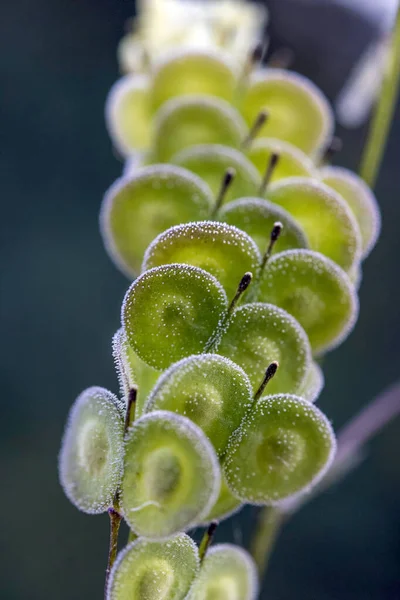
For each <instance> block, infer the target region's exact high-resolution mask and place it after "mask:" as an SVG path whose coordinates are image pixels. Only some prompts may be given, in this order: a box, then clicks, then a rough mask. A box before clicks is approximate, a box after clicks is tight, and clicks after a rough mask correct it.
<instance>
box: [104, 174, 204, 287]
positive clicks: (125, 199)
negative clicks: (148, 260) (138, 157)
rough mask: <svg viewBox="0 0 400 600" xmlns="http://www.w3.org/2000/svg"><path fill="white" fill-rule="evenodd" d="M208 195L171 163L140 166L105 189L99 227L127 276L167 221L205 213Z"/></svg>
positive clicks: (135, 270)
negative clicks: (130, 174) (133, 173)
mask: <svg viewBox="0 0 400 600" xmlns="http://www.w3.org/2000/svg"><path fill="white" fill-rule="evenodd" d="M212 202H213V198H212V195H211V192H210V189H209V188H208V186H207V185H206V184H205V183H204V182H203V181H202V180H201V179H200V178H199V177H197V176H196V175H193V173H190V172H189V171H187V170H186V169H182V168H180V167H175V166H173V165H153V166H150V167H143V168H140V169H138V170H137V171H136V174H135V175H132V176H129V177H122V178H121V179H118V180H117V181H116V182H115V183H114V184H113V185H112V186H111V187H110V189H109V190H108V191H107V192H106V194H105V196H104V200H103V204H102V207H101V212H100V228H101V233H102V237H103V241H104V245H105V247H106V250H107V252H108V253H109V255H110V257H111V259H112V260H113V261H114V263H115V264H116V266H117V267H118V268H119V269H121V271H123V273H125V274H126V275H128V277H130V278H131V277H134V276H135V274H137V273H139V272H140V266H141V264H142V260H143V254H144V252H145V250H146V248H147V246H148V245H149V244H150V242H151V241H152V240H153V239H154V238H155V237H156V236H157V235H158V234H159V233H161V232H162V231H165V229H168V227H171V226H172V225H176V224H178V223H185V222H189V221H197V220H201V219H206V218H207V216H208V215H209V213H210V210H211V205H212Z"/></svg>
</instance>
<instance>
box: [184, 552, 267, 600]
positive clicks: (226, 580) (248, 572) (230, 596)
mask: <svg viewBox="0 0 400 600" xmlns="http://www.w3.org/2000/svg"><path fill="white" fill-rule="evenodd" d="M257 595H258V578H257V569H256V566H255V563H254V561H253V559H252V558H251V556H250V554H249V553H248V552H246V551H245V550H243V548H240V547H239V546H234V545H233V544H217V545H216V546H212V547H211V548H210V549H209V550H208V552H207V554H206V556H205V557H204V560H203V562H202V563H201V567H200V572H199V574H198V576H197V577H196V578H195V580H194V582H193V585H192V587H191V588H190V592H189V594H188V596H187V600H208V599H210V600H211V599H212V600H255V599H256V598H257Z"/></svg>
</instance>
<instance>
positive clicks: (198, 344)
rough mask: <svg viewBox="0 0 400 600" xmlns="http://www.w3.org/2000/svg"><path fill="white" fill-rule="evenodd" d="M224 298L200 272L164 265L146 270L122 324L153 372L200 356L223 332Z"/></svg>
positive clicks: (127, 299)
mask: <svg viewBox="0 0 400 600" xmlns="http://www.w3.org/2000/svg"><path fill="white" fill-rule="evenodd" d="M227 304H228V301H227V298H226V294H225V292H224V290H223V288H222V287H221V285H220V284H219V283H218V281H217V280H216V279H215V277H213V276H212V275H210V274H209V273H207V272H206V271H203V270H202V269H199V268H197V267H191V266H188V265H180V264H179V265H177V264H174V265H164V266H162V267H156V268H154V269H150V270H149V271H146V272H145V273H143V275H141V276H140V277H138V279H136V281H134V282H133V283H132V285H131V287H130V288H129V290H128V291H127V293H126V295H125V299H124V302H123V305H122V324H123V326H124V329H125V331H126V335H127V339H128V342H129V344H130V346H131V347H132V349H133V350H134V352H136V353H137V354H138V356H139V357H140V358H141V359H142V360H143V361H144V362H145V363H147V364H148V365H150V366H152V367H153V368H155V369H166V368H167V367H169V366H170V365H171V364H172V363H173V362H176V361H178V360H180V359H181V358H184V357H186V356H190V355H191V354H198V353H201V352H202V351H203V350H204V348H205V347H206V345H207V342H208V341H209V340H210V339H211V338H212V337H213V334H214V332H215V331H216V330H217V328H218V327H220V325H221V323H222V319H223V318H224V317H225V315H226V310H227Z"/></svg>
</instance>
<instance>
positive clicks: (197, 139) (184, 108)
mask: <svg viewBox="0 0 400 600" xmlns="http://www.w3.org/2000/svg"><path fill="white" fill-rule="evenodd" d="M246 130H247V129H246V125H245V123H244V121H243V119H242V117H241V116H240V114H239V113H238V112H237V110H236V109H235V108H234V107H233V106H231V105H230V104H228V102H226V101H225V100H221V98H214V97H212V96H200V95H199V96H195V95H193V96H192V95H188V96H182V97H177V98H172V99H171V100H168V102H166V103H165V104H163V106H162V107H161V108H160V110H159V111H158V112H157V114H156V117H155V120H154V140H153V142H154V152H155V155H156V156H157V158H158V160H160V161H161V162H166V161H169V160H170V159H171V158H172V157H173V156H174V155H175V154H176V153H177V152H179V151H180V150H183V149H184V148H188V147H189V146H193V145H194V144H225V145H226V146H233V147H234V148H237V147H238V146H239V145H240V142H241V141H242V139H243V138H244V136H245V135H246Z"/></svg>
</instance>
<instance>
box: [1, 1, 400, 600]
mask: <svg viewBox="0 0 400 600" xmlns="http://www.w3.org/2000/svg"><path fill="white" fill-rule="evenodd" d="M133 8H134V7H133V3H131V2H127V1H125V0H79V1H78V0H36V1H35V2H34V1H33V0H19V1H13V0H2V3H1V7H0V12H1V14H0V66H1V72H2V90H1V105H2V107H1V115H2V118H1V120H2V124H1V129H0V139H1V145H0V160H1V173H0V177H1V188H2V192H1V200H2V218H1V229H2V231H1V246H2V251H1V264H2V292H1V321H2V334H1V335H2V337H1V340H2V345H1V362H0V367H1V372H2V388H1V390H2V395H1V440H0V443H1V480H0V481H1V501H2V508H1V519H2V523H1V528H0V531H1V545H2V548H1V556H2V558H1V566H2V568H1V571H2V575H1V585H0V597H1V598H2V599H4V600H6V599H7V600H8V599H10V600H11V599H12V600H17V599H18V600H20V599H41V600H50V599H51V600H53V599H54V598H57V599H58V600H67V599H68V600H71V599H77V600H79V599H83V598H86V599H88V598H93V599H94V598H100V597H101V595H102V586H103V571H104V567H105V561H106V550H107V543H108V523H107V517H106V516H104V515H103V516H98V517H90V516H85V515H83V514H80V513H79V512H78V511H77V510H76V509H75V508H74V507H73V506H72V505H70V504H69V503H68V501H67V500H66V498H65V497H64V496H63V493H62V490H61V489H60V487H59V484H58V476H57V454H58V449H59V443H60V438H61V434H62V430H63V426H64V420H65V417H66V415H67V411H68V409H69V407H70V404H71V403H72V401H73V400H74V398H75V397H76V395H77V394H78V393H79V392H80V391H81V390H82V389H83V388H85V387H87V386H89V385H93V384H97V385H102V386H105V387H109V388H111V389H112V390H116V388H117V382H116V377H115V374H114V370H113V362H112V358H111V349H110V341H111V336H112V334H113V333H114V331H115V330H116V329H117V327H118V324H119V310H120V303H121V300H122V297H123V294H124V292H125V289H126V287H127V285H128V282H127V281H126V280H125V279H124V277H123V276H122V275H120V274H119V273H118V272H117V271H116V270H115V268H114V267H113V265H112V264H111V262H110V260H109V259H108V257H107V256H106V254H105V252H104V250H103V248H102V244H101V240H100V236H99V232H98V210H99V204H100V201H101V198H102V194H103V192H104V191H105V189H106V188H107V186H108V185H109V184H110V183H111V182H112V181H113V180H114V179H115V178H116V177H117V176H118V175H119V173H120V171H121V164H120V163H118V162H117V160H116V159H115V158H114V157H113V154H112V149H111V145H110V142H109V140H108V137H107V134H106V132H105V128H104V121H103V105H104V100H105V97H106V94H107V91H108V89H109V87H110V85H111V84H112V83H113V81H114V80H115V79H116V78H117V76H118V72H117V64H116V58H115V49H116V45H117V42H118V40H119V38H120V37H121V34H122V31H123V25H124V21H125V19H126V18H127V17H128V16H130V15H131V14H132V12H133ZM301 26H302V27H303V29H304V28H306V27H310V28H312V27H313V23H312V22H311V21H310V20H307V22H306V23H301ZM314 27H315V24H314ZM331 33H332V32H331ZM277 35H278V34H277ZM323 35H324V32H323V31H321V36H322V37H323ZM337 35H338V47H339V45H340V31H338V33H337ZM347 35H350V37H351V36H352V35H353V34H352V31H350V32H347ZM360 35H361V34H360ZM278 37H279V35H278ZM330 37H331V38H332V35H331V36H330ZM353 37H354V39H356V38H357V31H356V30H354V36H353ZM274 43H275V44H277V45H279V39H274ZM300 50H301V49H300ZM340 53H341V57H342V59H343V46H342V45H340ZM316 61H317V62H318V64H316ZM321 61H322V62H321ZM297 66H298V68H301V69H302V70H303V71H305V72H306V73H308V74H311V75H315V76H316V78H317V81H318V73H319V74H320V76H321V82H322V83H323V82H324V81H325V82H327V81H328V82H329V81H330V79H329V73H330V71H329V69H332V77H333V71H335V69H336V71H335V77H337V68H336V67H337V65H335V56H334V54H332V53H331V52H330V53H328V56H326V62H325V63H324V62H323V56H322V55H321V54H318V56H317V55H316V53H310V52H308V54H305V55H304V56H302V55H301V52H300V51H299V54H298V65H297ZM343 69H344V71H343ZM343 69H342V71H343V73H344V72H345V71H346V69H348V65H347V66H346V65H344V67H343ZM343 73H342V75H343ZM322 75H323V77H322ZM325 87H326V86H325ZM327 91H332V90H329V89H328V90H327ZM341 133H342V134H343V138H344V142H345V144H344V150H343V153H342V155H341V157H340V162H341V163H342V164H346V165H347V166H350V167H356V166H357V163H358V159H359V155H360V149H361V147H362V143H363V136H364V135H365V132H364V131H360V130H358V131H353V132H341ZM399 155H400V111H399V110H398V111H397V116H396V119H395V123H394V128H393V132H392V134H391V138H390V140H389V146H388V151H387V154H386V158H385V162H384V165H383V169H382V172H381V176H380V178H379V183H378V186H377V195H378V198H379V201H380V203H381V206H382V210H383V236H382V239H381V240H380V242H379V245H378V246H377V248H376V250H375V252H374V253H373V254H372V256H371V257H370V258H369V260H368V261H367V263H366V265H365V269H364V281H363V284H362V287H361V316H360V319H359V322H358V325H357V327H356V329H355V331H354V333H353V334H352V336H351V337H350V338H349V340H348V341H347V342H346V343H345V345H344V346H343V347H341V348H340V350H339V351H337V352H335V353H333V354H332V356H330V357H329V358H328V359H327V361H326V370H325V371H326V378H327V386H326V389H325V391H324V393H323V396H322V399H321V402H320V405H321V406H322V408H323V409H324V410H325V411H326V412H327V414H328V415H329V417H330V418H332V420H333V423H334V426H335V427H336V428H338V427H340V426H341V424H342V423H344V422H345V421H346V419H348V418H349V417H350V416H351V415H352V414H353V413H354V412H356V411H357V410H359V409H360V407H362V406H363V404H365V403H366V402H367V401H369V400H370V399H372V397H373V396H374V395H376V394H377V393H378V392H379V391H381V390H382V389H383V388H384V387H385V386H386V385H387V384H389V383H392V382H393V381H395V380H396V379H397V378H398V377H399V358H400V315H399V289H400V277H399V249H400V244H399V239H400V233H399V227H400V160H399ZM399 434H400V426H399V422H397V423H394V424H392V425H390V427H388V428H387V429H386V430H385V432H384V433H383V434H382V435H381V436H380V437H378V438H377V439H376V440H374V442H373V443H372V444H371V445H370V447H369V454H368V457H367V459H366V461H365V462H364V464H363V465H362V466H361V467H360V468H359V469H358V471H357V472H355V473H354V474H353V475H352V477H351V478H349V479H348V480H346V481H345V482H343V483H341V484H340V485H339V486H337V487H336V488H335V489H334V490H331V491H330V492H329V493H327V494H326V495H325V496H324V497H321V498H319V499H317V500H316V501H314V502H313V503H312V504H310V505H309V506H308V507H306V508H305V509H304V510H303V511H302V512H301V513H300V514H299V515H297V516H296V517H295V518H294V519H293V521H292V522H290V523H289V524H288V526H287V528H286V529H285V530H284V532H283V535H282V537H281V538H280V540H279V543H278V546H277V549H276V552H275V554H274V556H273V558H272V561H271V564H270V570H269V573H268V578H267V582H266V588H265V593H264V595H263V598H266V599H267V598H268V599H270V600H286V599H288V600H289V599H290V600H292V599H293V600H299V599H303V598H304V599H307V600H336V599H344V600H347V599H349V600H350V599H352V600H381V599H385V600H395V599H399V598H400V585H399V573H400V564H399V554H400V540H399V524H400V522H399V521H400V520H399V507H400V463H399V450H400V444H399ZM253 521H254V511H252V510H246V511H244V512H243V513H242V514H241V516H239V517H237V518H235V519H233V520H232V521H228V522H227V523H226V524H224V525H223V526H221V528H220V530H219V532H218V534H217V540H218V541H222V540H228V539H230V540H232V539H235V540H237V541H240V539H241V536H242V535H243V537H244V540H245V541H246V540H247V538H248V531H249V525H250V524H251V523H252V522H253Z"/></svg>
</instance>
